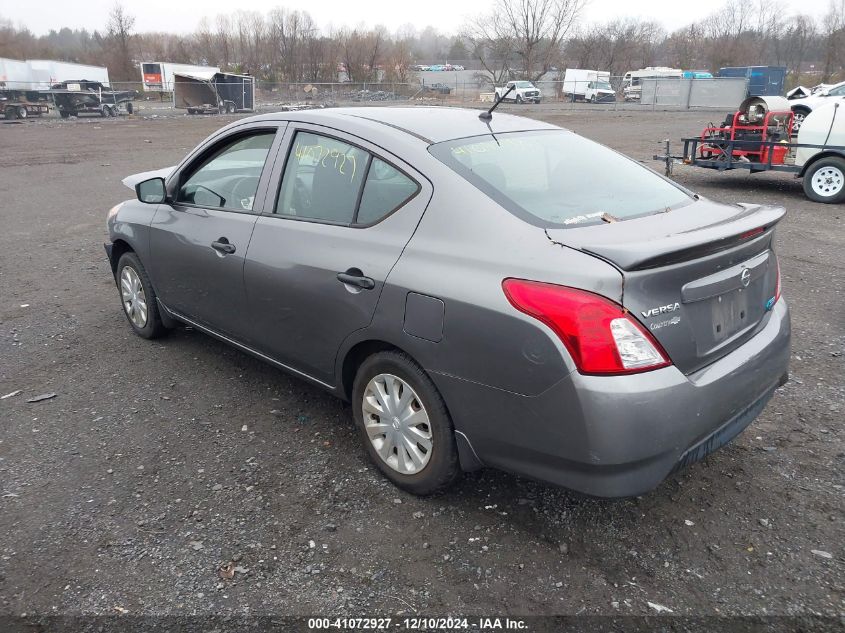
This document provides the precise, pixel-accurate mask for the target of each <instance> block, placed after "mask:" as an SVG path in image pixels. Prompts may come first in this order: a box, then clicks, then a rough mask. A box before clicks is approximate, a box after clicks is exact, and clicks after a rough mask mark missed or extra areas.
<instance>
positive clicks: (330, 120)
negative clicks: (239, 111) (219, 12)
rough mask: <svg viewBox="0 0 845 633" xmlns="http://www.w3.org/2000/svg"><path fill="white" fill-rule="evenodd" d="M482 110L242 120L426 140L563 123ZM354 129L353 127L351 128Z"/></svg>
mask: <svg viewBox="0 0 845 633" xmlns="http://www.w3.org/2000/svg"><path fill="white" fill-rule="evenodd" d="M480 113H481V110H475V109H470V108H450V107H431V106H387V107H357V108H355V107H353V108H325V109H314V110H298V111H294V112H277V113H272V114H262V115H259V116H255V117H250V118H249V119H242V120H241V122H251V121H267V120H272V121H277V120H287V121H291V120H294V121H302V122H305V123H315V124H320V125H329V126H337V127H340V128H341V129H343V128H347V127H349V126H352V127H359V128H360V127H371V126H373V125H375V126H378V127H380V128H382V129H383V128H384V127H385V126H386V127H391V128H394V129H396V130H400V131H402V132H405V133H406V134H409V135H411V136H413V137H416V138H418V139H420V140H421V141H423V142H425V143H426V144H428V145H430V144H432V143H441V142H443V141H450V140H453V139H457V138H465V137H468V136H480V135H483V134H490V133H491V132H493V133H494V134H501V133H505V132H520V131H525V130H559V129H561V128H560V127H558V126H556V125H552V124H550V123H545V122H543V121H535V120H534V119H529V118H526V117H521V116H514V115H512V114H505V113H504V112H494V113H493V118H492V119H491V120H489V121H483V120H482V119H479V118H478V115H479V114H480ZM350 131H351V130H350Z"/></svg>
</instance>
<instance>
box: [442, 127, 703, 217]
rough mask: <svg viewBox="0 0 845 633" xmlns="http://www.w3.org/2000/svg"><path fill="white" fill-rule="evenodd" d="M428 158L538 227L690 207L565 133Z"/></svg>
mask: <svg viewBox="0 0 845 633" xmlns="http://www.w3.org/2000/svg"><path fill="white" fill-rule="evenodd" d="M429 151H430V152H431V153H432V154H433V155H434V156H435V157H436V158H438V159H439V160H441V161H442V162H444V163H445V164H446V165H448V166H449V167H451V168H452V169H454V170H455V171H456V172H457V173H458V174H460V175H461V176H463V177H464V178H466V179H467V180H468V181H469V182H471V183H472V184H473V185H475V186H476V187H478V188H479V189H481V190H482V191H483V192H484V193H486V194H487V195H489V196H490V197H491V198H493V199H494V200H495V201H496V202H498V203H499V204H501V205H502V206H503V207H505V208H506V209H508V210H509V211H511V212H512V213H514V214H515V215H517V216H518V217H521V218H522V219H524V220H526V221H528V222H530V223H532V224H536V225H539V226H549V227H552V226H570V225H577V224H600V223H601V222H602V216H603V215H604V214H605V213H607V214H609V215H610V216H612V217H613V218H616V219H625V218H629V217H635V216H640V215H648V214H651V213H658V212H661V211H666V210H668V209H672V208H676V207H679V206H683V205H685V204H689V203H690V202H692V198H691V197H690V196H689V194H687V193H686V192H685V191H684V190H683V189H681V188H680V187H678V186H676V185H675V184H673V183H672V182H670V181H669V180H667V179H665V178H663V177H661V176H659V175H657V174H656V173H654V172H653V171H651V170H650V169H647V168H645V167H643V166H642V165H640V164H639V163H637V162H636V161H633V160H631V159H630V158H627V157H626V156H623V155H622V154H619V153H617V152H615V151H613V150H611V149H609V148H607V147H604V146H603V145H599V144H598V143H595V142H593V141H590V140H588V139H585V138H584V137H581V136H578V135H577V134H573V133H572V132H567V131H565V130H543V131H534V132H511V133H503V134H497V135H496V136H495V138H494V137H493V136H491V135H484V136H476V137H471V138H465V139H458V140H455V141H447V142H445V143H438V144H436V145H432V146H431V147H430V148H429Z"/></svg>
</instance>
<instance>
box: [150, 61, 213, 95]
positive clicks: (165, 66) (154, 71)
mask: <svg viewBox="0 0 845 633" xmlns="http://www.w3.org/2000/svg"><path fill="white" fill-rule="evenodd" d="M219 72H220V69H219V68H218V67H217V66H191V65H190V64H174V63H171V62H141V81H142V82H143V84H144V92H173V81H174V80H173V77H174V75H176V74H180V75H203V76H204V75H207V74H208V75H214V74H216V73H219Z"/></svg>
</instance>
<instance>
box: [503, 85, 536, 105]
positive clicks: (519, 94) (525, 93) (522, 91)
mask: <svg viewBox="0 0 845 633" xmlns="http://www.w3.org/2000/svg"><path fill="white" fill-rule="evenodd" d="M511 86H513V90H511V91H510V94H509V95H508V96H507V97H505V99H504V100H505V101H515V102H516V103H540V96H541V95H540V90H539V89H538V88H537V87H536V86H535V85H534V84H532V83H531V82H530V81H509V82H508V83H506V84H505V85H504V86H502V87H498V88H496V99H500V98H501V97H502V95H503V94H505V93H506V92H507V91H508V90H510V88H511Z"/></svg>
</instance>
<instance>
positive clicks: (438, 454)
mask: <svg viewBox="0 0 845 633" xmlns="http://www.w3.org/2000/svg"><path fill="white" fill-rule="evenodd" d="M385 377H388V378H385ZM385 380H388V381H389V382H390V384H391V385H397V387H396V388H397V392H396V393H397V394H401V397H400V398H399V400H405V398H406V395H407V398H410V399H409V400H407V401H406V402H405V404H404V405H395V402H396V401H395V400H391V402H394V405H395V406H394V405H391V407H390V408H389V409H385V408H383V407H382V406H381V404H380V402H379V401H378V400H373V397H374V396H373V394H374V393H375V390H377V389H378V386H379V385H386V384H387V383H386V382H380V381H385ZM388 395H389V394H388ZM386 399H390V398H386ZM373 402H375V403H376V406H377V408H378V409H379V410H380V411H381V413H377V412H376V411H375V409H374V408H373V405H372V404H371V403H373ZM365 407H367V409H368V410H367V412H366V413H365V410H364V409H365ZM352 411H353V415H354V416H355V422H356V424H357V426H358V429H359V431H360V432H361V437H362V439H363V441H364V446H365V447H366V451H367V453H368V454H369V456H370V459H372V460H373V462H375V464H376V465H377V466H378V467H379V470H381V472H382V474H383V475H384V476H385V477H387V478H388V479H389V480H390V481H391V482H393V484H394V485H395V486H397V487H398V488H401V489H403V490H406V491H407V492H410V493H412V494H415V495H430V494H434V493H437V492H440V491H442V490H444V489H446V488H447V487H449V486H450V485H452V484H453V483H454V482H455V481H456V480H457V479H458V478H459V477H460V475H461V468H460V464H459V463H458V449H457V446H456V444H455V431H454V427H453V426H452V420H451V418H450V417H449V412H448V410H447V409H446V403H445V402H444V401H443V398H442V397H441V395H440V393H439V392H438V391H437V388H436V387H435V386H434V383H433V382H432V381H431V378H429V377H428V375H427V374H426V373H425V372H424V371H423V370H422V368H421V367H420V366H419V365H417V364H416V363H415V362H414V361H413V360H412V359H411V358H410V356H408V355H407V354H405V353H403V352H399V351H387V352H379V353H378V354H374V355H373V356H370V357H369V358H367V359H366V360H365V361H364V362H363V363H362V364H361V367H360V368H359V369H358V373H357V374H356V376H355V382H354V384H353V387H352ZM420 414H421V415H420ZM365 415H366V419H365ZM409 420H415V421H417V422H416V424H415V425H413V428H411V425H408V424H406V422H407V421H409ZM420 420H421V421H420ZM382 426H384V429H385V430H384V431H383V432H380V429H381V428H382ZM371 434H372V439H371ZM382 436H383V437H382ZM422 436H425V438H423V439H421V440H420V443H417V440H416V439H415V438H417V437H422ZM388 438H390V442H388ZM408 438H410V439H408ZM426 438H427V439H426ZM377 443H378V444H380V447H381V448H380V449H377V448H376V444H377ZM409 444H410V448H407V447H408V445H409ZM426 444H427V445H428V446H427V448H426ZM385 446H387V447H389V451H387V452H386V457H382V456H381V455H380V454H379V450H382V451H384V448H385ZM403 447H406V448H405V450H406V452H404V453H401V456H400V452H399V451H400V450H403ZM411 451H413V452H414V453H415V455H416V457H417V459H419V458H422V460H421V461H422V462H424V463H422V464H421V465H418V463H417V462H414V461H413V457H412V456H411ZM406 456H407V457H406ZM400 459H401V460H403V463H404V464H406V466H407V469H406V470H415V472H411V473H410V474H406V473H405V472H400V468H401V467H400V466H399V460H400Z"/></svg>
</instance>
